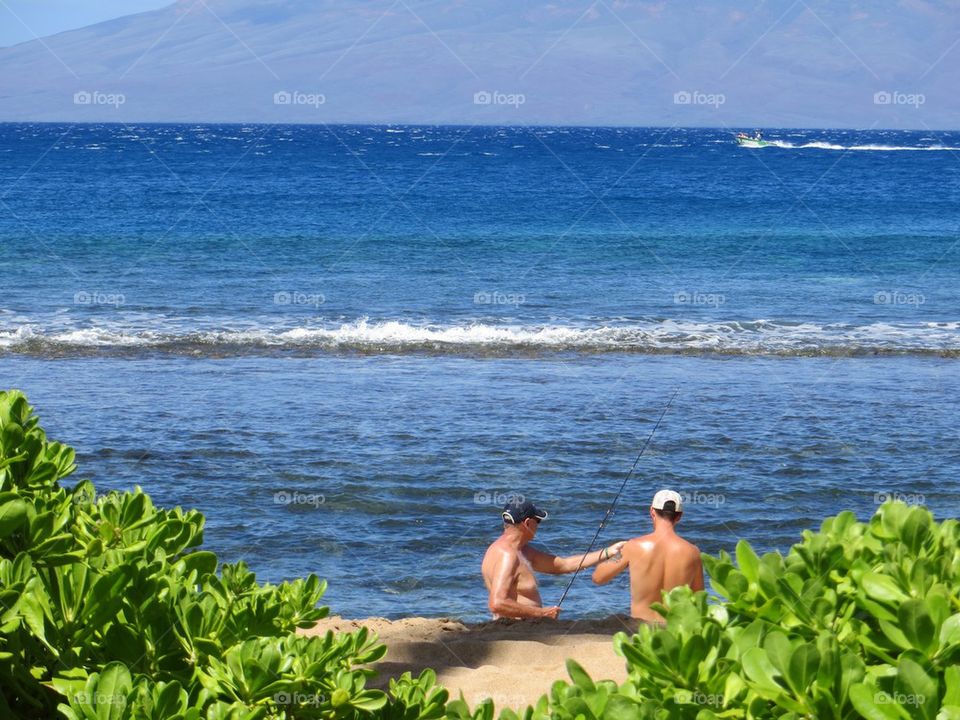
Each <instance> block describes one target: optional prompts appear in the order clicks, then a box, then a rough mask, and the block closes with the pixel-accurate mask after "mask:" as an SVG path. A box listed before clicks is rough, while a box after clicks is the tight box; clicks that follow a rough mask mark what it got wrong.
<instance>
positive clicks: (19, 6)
mask: <svg viewBox="0 0 960 720" xmlns="http://www.w3.org/2000/svg"><path fill="white" fill-rule="evenodd" d="M171 2H172V0H0V47H6V46H8V45H16V44H17V43H21V42H26V41H27V40H33V39H34V37H37V36H39V37H44V36H46V35H53V34H54V33H58V32H62V31H64V30H73V29H74V28H78V27H83V26H85V25H93V24H94V23H98V22H103V21H104V20H111V19H113V18H115V17H120V16H121V15H130V14H132V13H138V12H143V11H145V10H156V9H157V8H160V7H163V6H164V5H169V4H170V3H171Z"/></svg>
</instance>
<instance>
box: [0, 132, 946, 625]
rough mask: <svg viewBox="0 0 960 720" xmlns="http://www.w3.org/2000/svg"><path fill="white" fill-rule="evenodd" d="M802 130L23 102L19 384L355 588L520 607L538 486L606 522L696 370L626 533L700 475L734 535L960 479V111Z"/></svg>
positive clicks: (180, 496)
mask: <svg viewBox="0 0 960 720" xmlns="http://www.w3.org/2000/svg"><path fill="white" fill-rule="evenodd" d="M767 137H768V138H770V139H772V140H779V141H780V143H781V147H778V148H768V149H764V150H762V151H747V150H744V149H741V148H737V147H736V146H735V145H734V144H733V142H732V136H731V133H729V132H726V131H721V130H711V129H698V130H690V129H672V130H664V129H630V128H444V127H429V128H371V127H362V126H351V127H336V126H335V127H320V126H315V127H276V128H269V127H240V126H133V127H121V126H71V127H66V126H64V127H60V126H56V125H0V151H2V152H3V158H4V161H3V163H2V164H0V191H2V194H3V198H4V206H5V207H8V208H9V209H10V212H4V213H0V291H2V298H3V300H2V302H0V385H2V386H14V387H20V388H23V389H24V390H26V391H27V392H28V394H29V397H30V399H31V401H32V402H33V404H34V405H35V406H36V407H37V408H38V410H39V412H40V414H41V416H42V419H43V422H44V425H45V427H46V428H47V429H48V430H49V432H50V434H51V436H52V437H54V438H56V439H58V440H63V441H66V442H68V443H70V444H73V445H75V446H76V447H77V449H78V452H79V455H78V460H79V465H80V472H79V473H78V477H87V476H89V477H91V478H92V479H93V480H94V481H95V482H97V484H98V487H100V488H101V489H109V488H130V487H132V486H134V485H141V486H142V487H143V488H144V489H146V490H147V491H148V492H150V493H151V495H153V497H154V498H155V500H156V501H157V502H158V503H159V504H162V505H182V506H185V507H196V508H199V509H200V510H202V511H203V512H204V513H205V514H206V516H207V518H208V525H207V532H206V543H207V546H208V547H210V548H212V549H214V550H216V551H217V552H219V553H220V554H221V555H222V556H223V557H224V558H225V559H227V560H231V561H233V560H240V559H244V560H246V561H247V562H248V563H249V564H250V565H251V567H252V568H253V569H255V570H256V571H257V572H258V573H259V574H260V576H261V577H262V578H264V579H268V580H273V581H276V580H281V579H283V578H291V577H295V576H299V575H302V574H304V573H307V572H316V573H318V574H320V575H321V576H323V577H326V578H328V579H329V581H330V591H329V595H328V599H329V601H330V602H331V604H332V605H333V608H334V610H335V611H336V612H340V613H343V614H345V615H351V616H366V615H385V616H389V617H395V616H400V615H410V614H419V615H444V614H447V615H453V616H458V617H465V618H469V619H479V618H481V617H484V616H485V615H486V601H485V597H484V593H483V588H482V583H481V581H480V576H479V563H480V558H481V556H482V553H483V550H484V549H485V547H486V545H487V543H489V542H490V541H491V540H492V539H493V538H494V537H495V536H496V534H497V532H498V524H499V515H498V504H499V503H500V502H502V501H503V500H504V499H505V498H506V497H507V496H509V495H511V494H522V495H525V496H529V497H531V498H533V499H535V500H537V501H538V502H540V503H542V504H543V505H544V506H545V507H546V508H547V509H548V510H549V512H550V516H551V517H550V520H549V521H548V522H547V523H545V525H544V526H543V529H542V532H541V538H540V540H541V542H542V544H543V545H545V546H546V547H547V548H548V549H550V550H553V551H556V552H558V553H569V554H573V553H575V552H578V551H582V550H583V545H584V544H585V542H587V541H588V540H589V538H590V537H591V536H592V535H593V532H594V530H595V529H596V526H597V523H598V522H599V520H600V518H601V517H602V516H603V513H604V511H605V509H606V507H607V504H608V503H609V502H610V500H611V499H612V497H613V495H614V494H615V492H616V489H617V487H618V486H619V483H620V481H621V479H622V478H623V475H624V473H625V472H626V471H627V469H628V468H629V467H630V465H631V463H632V462H633V460H634V457H635V455H636V453H637V451H638V449H639V447H640V445H641V444H642V442H643V440H644V439H645V437H646V436H647V434H648V433H649V431H650V428H651V427H652V424H653V423H654V422H655V420H656V417H657V416H658V414H659V412H660V410H661V408H662V407H663V404H664V403H665V402H666V400H667V398H668V397H669V396H670V393H671V392H672V390H673V388H675V387H679V388H680V389H681V390H680V395H679V397H678V398H677V401H676V403H675V405H674V407H673V408H672V409H671V410H670V412H669V414H668V415H667V417H666V418H665V420H664V424H663V426H662V427H661V429H660V431H659V432H658V434H657V436H656V438H655V439H654V442H653V443H652V444H651V446H650V448H649V451H648V453H647V455H646V456H645V457H644V458H643V460H642V462H641V464H640V466H639V468H638V474H637V476H636V477H635V478H634V479H633V480H632V481H631V483H630V485H629V486H628V488H627V491H626V494H625V496H624V499H623V502H622V505H621V506H620V507H619V508H618V511H617V513H616V515H615V516H614V518H613V520H612V522H611V523H610V526H609V528H608V530H607V531H606V532H605V534H604V535H603V540H604V541H612V540H614V539H618V538H621V537H625V536H629V535H633V534H638V533H641V532H644V531H646V529H647V527H648V522H649V521H648V518H647V514H646V507H647V503H648V502H649V500H650V497H651V496H652V494H653V492H654V491H655V490H656V489H658V488H659V487H662V486H672V487H675V488H677V489H678V490H680V491H682V492H684V493H686V494H687V495H688V497H689V498H690V499H691V501H692V502H691V503H690V506H689V509H688V512H687V515H686V517H685V518H684V520H683V523H682V526H681V529H682V530H683V531H684V532H686V533H687V534H688V535H689V537H690V538H691V539H693V540H694V541H695V542H697V543H698V544H699V545H700V546H701V547H702V548H703V549H704V550H706V551H709V552H717V551H719V550H720V549H727V550H732V549H733V547H734V545H735V543H736V541H737V539H738V538H740V537H745V538H748V539H749V540H750V541H751V542H753V543H754V544H755V546H756V547H757V548H758V549H760V550H770V549H773V548H779V549H782V550H785V549H786V548H787V547H788V546H789V544H790V543H791V542H793V541H795V540H797V539H798V538H799V535H800V532H801V531H802V530H803V529H806V528H810V527H816V526H818V525H819V524H820V522H821V520H822V519H823V518H824V517H825V516H828V515H831V514H834V513H836V512H839V511H840V510H843V509H852V510H854V511H856V512H857V514H858V515H860V516H861V517H863V518H865V517H867V516H868V515H870V514H871V513H872V512H873V510H874V509H875V507H876V503H877V501H878V500H880V499H882V498H884V497H887V496H889V495H899V496H903V497H907V498H909V499H913V500H922V501H923V502H925V503H926V504H927V505H929V507H930V508H931V509H932V510H933V511H934V512H935V513H936V514H937V515H938V516H939V517H945V516H951V515H956V514H957V509H958V507H960V484H958V480H957V476H956V471H957V468H958V467H960V450H958V448H960V443H958V439H960V438H958V427H960V423H958V422H957V413H956V410H955V407H956V403H955V398H956V397H957V395H958V390H960V388H958V384H960V374H958V372H957V358H956V356H957V354H958V352H960V299H958V296H957V288H958V287H960V278H958V267H960V266H958V262H957V260H958V257H960V255H958V253H960V247H958V246H957V243H956V228H957V226H958V221H960V214H958V208H960V186H958V185H957V183H956V178H957V177H958V165H957V162H956V157H955V154H954V151H955V149H956V148H958V147H960V134H958V133H939V132H937V133H933V132H926V133H910V132H891V131H872V132H863V131H816V130H803V131H780V132H777V131H773V130H771V131H768V132H767ZM908 150H923V152H909V151H908ZM358 158H359V159H360V160H359V161H358ZM158 160H162V163H161V162H158ZM227 169H230V171H229V172H226V173H225V171H226V170H227ZM598 198H599V199H600V200H602V202H601V201H598ZM801 199H802V200H803V202H800V200H801ZM563 581H564V580H563V579H559V580H558V579H551V578H546V579H545V580H544V593H543V594H544V597H545V599H547V601H554V600H555V599H556V598H557V597H559V594H560V589H561V584H562V583H563ZM572 592H573V594H572V595H571V596H570V599H569V601H568V604H567V605H565V613H566V614H568V615H574V616H577V615H589V614H596V615H606V614H609V613H610V612H614V611H623V610H625V609H626V596H627V590H626V587H625V583H624V582H617V583H614V584H613V585H612V586H610V587H604V588H599V589H595V588H593V587H592V586H591V585H590V582H589V579H588V578H587V577H584V578H582V579H581V580H580V581H579V583H578V585H577V587H576V588H575V589H574V590H573V591H572Z"/></svg>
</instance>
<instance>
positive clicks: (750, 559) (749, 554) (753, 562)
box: [737, 540, 760, 583]
mask: <svg viewBox="0 0 960 720" xmlns="http://www.w3.org/2000/svg"><path fill="white" fill-rule="evenodd" d="M737 564H738V565H739V566H740V572H742V573H743V574H744V576H745V577H746V578H747V580H749V581H750V582H752V583H755V582H757V581H758V580H759V578H760V558H758V557H757V554H756V553H755V552H754V551H753V548H752V547H750V543H748V542H747V541H746V540H740V541H739V542H737Z"/></svg>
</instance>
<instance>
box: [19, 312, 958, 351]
mask: <svg viewBox="0 0 960 720" xmlns="http://www.w3.org/2000/svg"><path fill="white" fill-rule="evenodd" d="M137 349H144V350H151V349H153V350H161V351H164V352H174V353H178V352H182V353H188V354H201V355H202V354H206V353H222V352H229V353H234V354H243V353H245V352H248V351H249V352H256V351H262V350H271V349H273V350H285V349H289V350H299V351H303V350H314V351H321V352H340V351H343V352H367V353H406V352H442V353H451V354H458V353H463V354H498V353H530V352H532V353H536V352H580V353H604V352H638V353H645V352H646V353H664V352H667V353H669V352H681V353H682V352H687V353H729V354H755V355H864V354H871V353H920V354H938V355H944V356H954V355H958V354H960V322H954V321H950V322H921V323H902V324H901V323H884V322H878V323H871V324H866V325H846V324H819V323H814V322H804V323H796V322H782V321H774V320H763V319H760V320H752V321H736V320H730V321H723V322H695V321H689V320H650V321H646V322H642V323H625V322H617V323H612V322H611V323H608V324H602V325H596V326H588V325H573V324H570V325H563V324H553V325H499V324H490V323H479V322H476V323H470V324H462V325H439V324H414V323H409V322H404V321H400V320H383V321H371V320H368V319H360V320H356V321H354V322H348V323H341V324H336V325H325V326H309V327H293V328H284V327H259V326H255V327H249V328H243V329H227V328H211V329H202V330H201V329H183V328H179V329H178V328H174V327H162V326H157V327H145V326H142V325H140V326H137V327H133V326H130V327H125V326H117V325H114V326H109V327H94V328H63V327H60V328H57V329H41V328H38V327H36V326H35V325H25V326H21V327H19V328H18V329H16V330H0V350H2V351H5V352H19V353H32V354H59V353H70V352H91V353H97V352H101V351H135V350H137Z"/></svg>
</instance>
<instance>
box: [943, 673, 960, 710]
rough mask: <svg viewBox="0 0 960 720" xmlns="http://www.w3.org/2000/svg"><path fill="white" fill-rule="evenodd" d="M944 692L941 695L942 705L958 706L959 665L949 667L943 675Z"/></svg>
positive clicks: (959, 696) (959, 694) (959, 698)
mask: <svg viewBox="0 0 960 720" xmlns="http://www.w3.org/2000/svg"><path fill="white" fill-rule="evenodd" d="M943 682H944V684H945V685H946V691H945V692H944V694H943V704H944V705H958V706H960V665H951V666H950V667H948V668H947V669H946V671H945V672H944V674H943Z"/></svg>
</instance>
